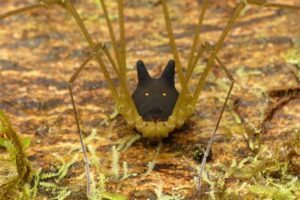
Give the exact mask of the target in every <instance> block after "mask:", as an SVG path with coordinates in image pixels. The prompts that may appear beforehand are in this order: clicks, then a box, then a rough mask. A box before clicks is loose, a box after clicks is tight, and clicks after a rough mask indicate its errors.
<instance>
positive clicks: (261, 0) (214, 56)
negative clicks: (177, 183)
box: [194, 0, 300, 194]
mask: <svg viewBox="0 0 300 200" xmlns="http://www.w3.org/2000/svg"><path fill="white" fill-rule="evenodd" d="M246 3H251V4H256V5H260V6H265V7H279V8H288V9H295V10H300V7H297V6H290V5H285V4H276V3H267V1H265V0H248V1H245V2H243V1H241V2H240V3H239V5H238V6H237V8H236V10H235V12H234V14H233V16H232V17H231V18H230V20H229V22H228V24H227V26H226V28H225V30H224V31H223V33H222V35H221V37H220V39H219V41H218V43H217V45H216V47H215V48H214V51H213V52H212V54H211V57H210V59H209V61H208V65H207V66H206V68H205V70H204V73H203V75H202V77H201V78H200V81H199V85H198V86H200V87H199V88H201V90H202V88H203V85H204V80H205V78H206V76H207V74H208V72H209V70H210V68H211V66H212V65H213V63H214V60H216V61H217V62H218V64H219V65H220V66H221V67H222V69H223V70H224V71H225V73H226V75H227V77H228V78H229V79H230V81H231V84H230V87H229V90H228V93H227V96H226V99H225V102H224V105H223V107H222V109H221V113H220V115H219V117H218V120H217V124H216V126H215V129H214V131H213V133H212V135H211V137H210V140H209V143H208V146H207V148H206V151H205V153H204V157H203V160H202V162H201V165H200V167H199V174H198V179H197V193H198V194H199V193H200V190H201V176H202V172H203V170H204V167H205V163H206V160H207V157H208V154H209V152H210V150H211V146H212V144H213V141H214V138H215V135H216V131H217V129H218V127H219V124H220V121H221V119H222V115H223V113H224V110H225V107H226V104H227V102H228V99H229V96H230V93H231V91H232V88H233V86H234V79H233V77H232V75H231V74H230V72H229V71H228V70H227V69H226V67H225V66H224V65H223V64H222V62H221V61H220V59H219V58H218V57H217V53H218V51H219V50H220V48H221V46H222V44H223V42H224V40H225V38H226V36H227V34H228V32H229V31H230V29H231V28H232V26H233V24H234V22H235V20H236V19H237V17H238V16H239V14H240V13H241V11H242V10H243V8H244V7H245V6H246ZM201 90H200V91H201ZM200 91H199V92H198V91H197V89H196V92H195V95H194V104H195V103H196V100H197V99H198V95H199V94H198V93H200Z"/></svg>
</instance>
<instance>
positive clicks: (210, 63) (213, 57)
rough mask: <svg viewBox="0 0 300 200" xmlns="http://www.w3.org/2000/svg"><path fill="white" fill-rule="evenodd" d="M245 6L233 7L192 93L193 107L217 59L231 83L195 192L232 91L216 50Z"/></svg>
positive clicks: (199, 183) (232, 80) (232, 81)
mask: <svg viewBox="0 0 300 200" xmlns="http://www.w3.org/2000/svg"><path fill="white" fill-rule="evenodd" d="M245 6H246V3H245V2H243V1H241V2H240V3H239V4H238V5H237V7H236V9H235V12H234V13H233V15H232V16H231V18H230V19H229V21H228V23H227V25H226V27H225V29H224V31H223V33H222V34H221V36H220V38H219V40H218V42H217V44H216V46H215V47H214V48H213V51H212V52H211V56H210V58H209V60H208V63H207V65H206V67H205V69H204V72H203V74H202V76H201V77H200V80H199V82H198V86H197V88H196V91H195V94H194V97H193V102H192V103H193V107H195V105H196V103H197V100H198V97H199V95H200V92H201V91H202V89H203V86H204V81H205V79H206V77H207V75H208V72H209V71H210V69H211V67H212V66H213V65H214V62H215V60H217V62H219V64H221V67H222V69H223V70H224V71H225V73H226V75H227V76H228V78H229V79H230V81H231V85H230V88H229V91H228V93H227V97H226V100H225V102H224V105H223V107H222V109H221V113H220V115H219V117H218V120H217V123H216V126H215V128H214V130H213V132H212V134H211V137H210V140H209V143H208V146H207V148H206V151H205V153H204V157H203V159H202V162H201V165H200V170H199V174H198V178H197V186H196V189H197V194H200V190H201V176H202V172H203V170H204V167H205V163H206V160H207V157H208V154H209V151H210V149H211V146H212V144H213V141H214V138H215V135H216V132H217V129H218V127H219V124H220V121H221V118H222V115H223V112H224V110H225V107H226V104H227V101H228V98H229V95H230V93H231V91H232V87H233V85H234V79H233V77H232V76H231V74H230V73H229V71H228V70H227V69H226V68H225V66H224V65H223V64H222V63H221V62H220V60H219V59H218V58H217V53H218V51H219V50H220V48H221V46H222V45H223V43H224V40H225V38H226V36H227V35H228V33H229V31H230V30H231V28H232V26H233V24H234V22H235V21H236V19H237V18H238V16H239V14H240V13H241V11H242V10H243V9H244V7H245Z"/></svg>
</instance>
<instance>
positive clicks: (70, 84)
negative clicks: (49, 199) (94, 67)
mask: <svg viewBox="0 0 300 200" xmlns="http://www.w3.org/2000/svg"><path fill="white" fill-rule="evenodd" d="M92 58H94V55H91V56H89V57H88V58H87V59H86V60H85V61H84V63H83V64H82V65H81V66H80V67H79V68H78V69H77V70H76V71H75V72H74V74H73V75H72V77H71V78H70V80H69V81H68V87H69V93H70V97H71V101H72V106H73V112H74V116H75V120H76V126H77V132H78V135H79V139H80V144H81V148H82V152H83V158H84V164H85V176H86V191H87V196H90V195H91V177H90V161H89V159H88V156H87V153H86V148H85V145H84V142H83V136H82V133H81V129H80V125H79V117H78V113H77V109H76V105H75V100H74V95H73V89H72V88H73V83H74V81H75V80H76V78H77V76H78V74H79V73H80V72H81V71H82V69H83V68H84V67H85V66H86V64H87V63H88V62H89V61H90V60H91V59H92Z"/></svg>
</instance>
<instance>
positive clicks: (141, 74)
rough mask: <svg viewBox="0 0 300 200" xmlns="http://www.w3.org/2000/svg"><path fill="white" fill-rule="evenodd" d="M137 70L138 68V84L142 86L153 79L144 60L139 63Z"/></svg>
mask: <svg viewBox="0 0 300 200" xmlns="http://www.w3.org/2000/svg"><path fill="white" fill-rule="evenodd" d="M136 68H137V76H138V84H142V83H143V82H145V81H148V80H150V79H151V77H150V75H149V73H148V71H147V69H146V67H145V64H144V62H143V61H142V60H138V61H137V63H136Z"/></svg>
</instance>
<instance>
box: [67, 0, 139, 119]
mask: <svg viewBox="0 0 300 200" xmlns="http://www.w3.org/2000/svg"><path fill="white" fill-rule="evenodd" d="M64 5H65V8H66V10H67V11H69V12H70V13H71V14H72V16H73V17H74V19H75V20H76V22H77V24H78V26H79V27H80V30H81V32H82V33H83V35H84V37H85V39H86V40H87V42H88V44H89V46H90V48H92V49H93V48H94V47H95V43H94V41H93V39H92V37H91V35H90V34H89V33H88V31H87V29H86V27H85V26H84V24H83V22H82V20H81V19H80V17H79V15H78V13H77V11H76V9H75V8H74V6H73V4H72V3H71V2H70V0H65V4H64ZM107 53H108V51H107V52H106V54H107ZM95 58H96V60H97V61H98V64H99V65H100V68H101V71H102V72H103V74H104V77H105V79H106V80H107V82H108V85H109V88H110V90H111V93H112V96H113V99H114V101H115V102H116V103H117V102H118V95H117V91H116V87H115V86H114V84H113V82H112V80H111V78H110V76H109V73H108V71H107V69H106V67H105V64H104V62H103V60H102V58H101V56H100V54H99V53H97V54H96V55H95ZM110 61H111V60H110ZM118 78H120V80H121V84H122V85H123V87H124V88H125V87H127V86H126V85H125V84H124V82H122V78H121V75H118ZM125 95H126V96H125V98H126V101H128V102H131V103H130V104H129V106H130V107H131V109H132V110H133V112H134V115H135V116H138V114H137V110H136V107H135V106H131V105H134V103H133V102H132V98H131V96H128V92H125Z"/></svg>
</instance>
